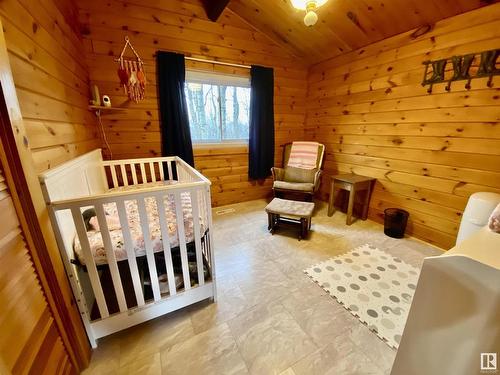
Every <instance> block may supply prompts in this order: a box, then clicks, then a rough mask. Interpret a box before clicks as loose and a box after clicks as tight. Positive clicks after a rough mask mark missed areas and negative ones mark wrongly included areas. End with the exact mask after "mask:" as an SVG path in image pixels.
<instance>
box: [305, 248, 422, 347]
mask: <svg viewBox="0 0 500 375" xmlns="http://www.w3.org/2000/svg"><path fill="white" fill-rule="evenodd" d="M304 272H305V273H306V274H307V275H308V276H309V277H310V278H311V279H312V280H313V281H314V282H316V283H317V284H318V285H319V286H321V287H322V288H323V289H324V290H325V291H326V292H328V293H329V294H330V295H331V296H332V297H334V298H335V299H337V301H338V302H339V303H340V304H342V305H343V306H344V307H345V308H346V309H347V310H349V311H350V312H351V314H353V315H354V316H356V317H358V318H359V320H360V321H361V322H362V323H364V324H366V325H367V326H368V328H369V329H370V330H371V331H372V332H374V333H375V334H377V336H378V337H380V338H381V339H382V340H384V341H385V342H386V343H387V344H388V345H389V346H391V347H393V348H395V349H397V348H398V346H399V341H400V340H401V335H402V334H403V329H404V326H405V324H406V319H407V317H408V312H409V310H410V305H411V300H412V298H413V293H414V292H415V288H416V285H417V281H418V275H419V273H420V270H419V269H418V268H415V267H413V266H410V265H409V264H407V263H404V262H403V261H402V260H401V259H399V258H395V257H393V256H392V255H390V254H387V253H386V252H384V251H381V250H379V249H377V248H376V247H374V246H370V245H363V246H360V247H358V248H356V249H354V250H352V251H350V252H348V253H346V254H343V255H339V256H337V257H335V258H331V259H329V260H327V261H325V262H322V263H319V264H317V265H315V266H312V267H310V268H308V269H306V270H304Z"/></svg>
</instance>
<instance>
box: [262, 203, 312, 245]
mask: <svg viewBox="0 0 500 375" xmlns="http://www.w3.org/2000/svg"><path fill="white" fill-rule="evenodd" d="M313 211H314V203H313V202H299V201H292V200H288V199H280V198H274V199H273V200H272V201H271V203H269V204H268V205H267V206H266V212H267V219H268V225H267V229H268V230H269V231H270V232H271V234H274V232H275V231H276V229H278V228H279V226H280V224H291V225H295V226H297V225H298V226H299V227H300V231H299V241H300V240H301V239H302V238H306V237H307V234H308V232H309V229H311V216H312V214H313Z"/></svg>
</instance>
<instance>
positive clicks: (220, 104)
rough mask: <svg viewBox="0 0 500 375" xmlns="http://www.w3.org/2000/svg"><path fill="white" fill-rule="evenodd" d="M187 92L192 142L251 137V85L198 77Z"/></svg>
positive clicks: (189, 82) (188, 84)
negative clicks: (217, 81)
mask: <svg viewBox="0 0 500 375" xmlns="http://www.w3.org/2000/svg"><path fill="white" fill-rule="evenodd" d="M185 92H186V101H187V104H188V114H189V126H190V128H191V138H192V140H193V142H222V141H232V140H248V135H249V121H250V88H249V87H239V86H231V85H224V84H222V83H218V84H215V83H210V82H200V81H199V80H195V81H187V82H186V85H185Z"/></svg>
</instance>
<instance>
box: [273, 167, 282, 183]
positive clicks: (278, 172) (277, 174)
mask: <svg viewBox="0 0 500 375" xmlns="http://www.w3.org/2000/svg"><path fill="white" fill-rule="evenodd" d="M271 172H272V174H273V181H283V177H284V175H285V170H284V169H283V168H278V167H272V168H271Z"/></svg>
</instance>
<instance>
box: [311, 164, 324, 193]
mask: <svg viewBox="0 0 500 375" xmlns="http://www.w3.org/2000/svg"><path fill="white" fill-rule="evenodd" d="M322 173H323V171H322V170H321V169H318V170H317V171H316V173H315V175H314V183H313V185H314V188H313V192H316V191H317V190H318V189H319V184H320V182H321V174H322Z"/></svg>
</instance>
